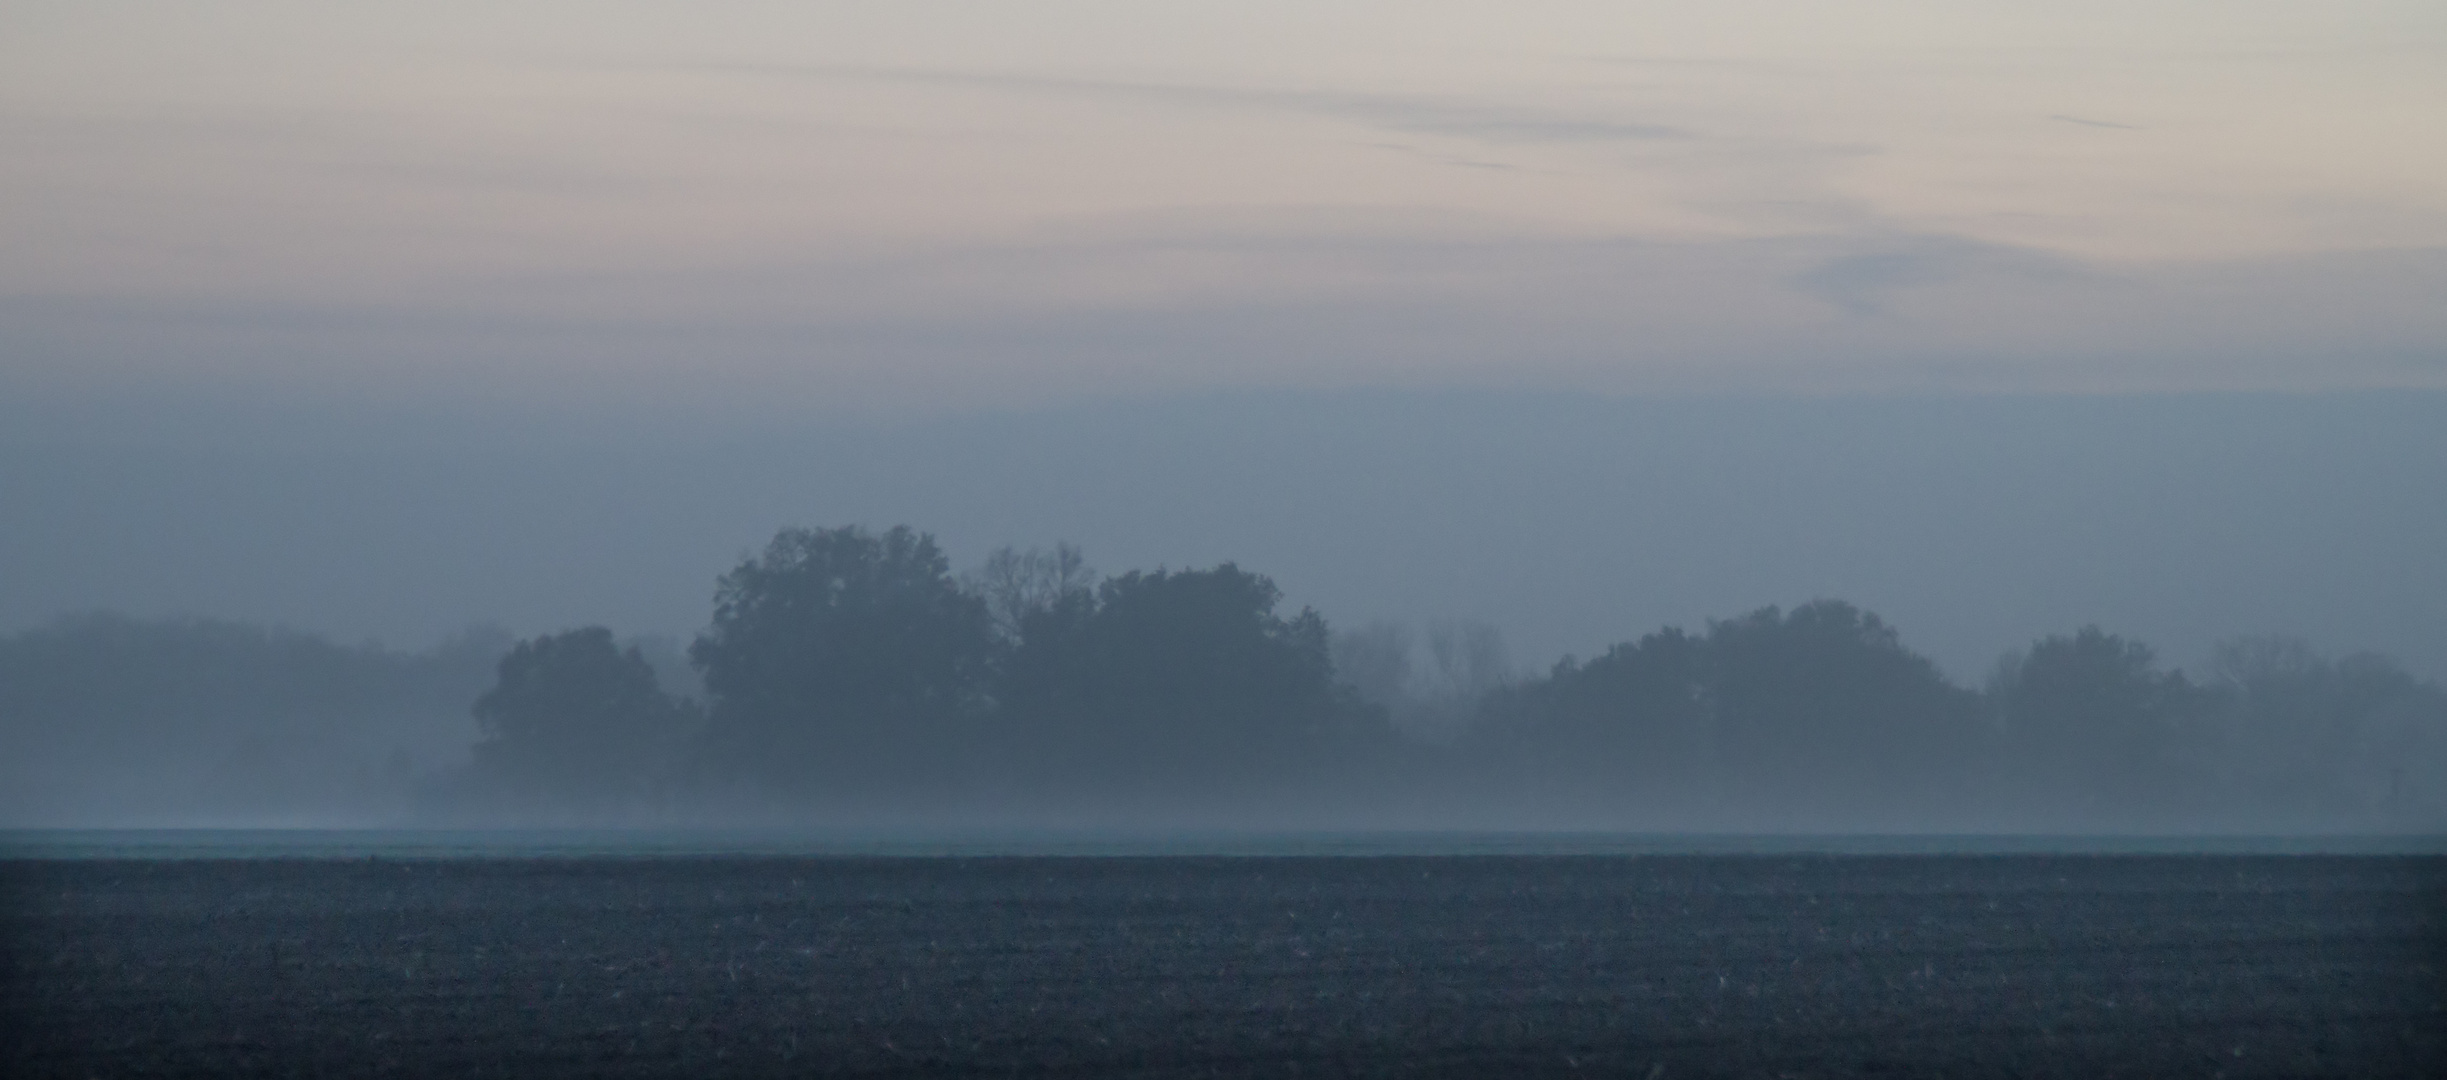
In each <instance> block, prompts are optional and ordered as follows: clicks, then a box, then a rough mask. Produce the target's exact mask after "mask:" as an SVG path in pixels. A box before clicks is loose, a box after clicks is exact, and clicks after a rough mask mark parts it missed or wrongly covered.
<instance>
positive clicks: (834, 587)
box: [689, 526, 995, 788]
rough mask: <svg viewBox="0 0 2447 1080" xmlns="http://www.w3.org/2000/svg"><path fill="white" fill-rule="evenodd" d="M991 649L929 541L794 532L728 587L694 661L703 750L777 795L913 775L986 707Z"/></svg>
mask: <svg viewBox="0 0 2447 1080" xmlns="http://www.w3.org/2000/svg"><path fill="white" fill-rule="evenodd" d="M994 648H995V638H994V631H993V626H992V622H991V620H990V619H989V617H988V613H987V610H986V606H985V604H984V602H983V601H981V600H979V599H978V598H977V597H975V596H973V595H970V594H969V593H966V592H963V591H962V590H961V589H960V587H959V585H958V583H957V582H955V581H954V580H953V579H952V576H951V569H950V564H949V563H948V561H947V560H946V559H945V558H944V556H943V553H942V551H941V550H940V549H938V548H937V547H936V546H935V541H934V538H933V537H932V536H929V535H926V534H924V533H920V532H916V531H914V530H911V529H910V528H908V527H907V526H900V527H896V528H893V529H891V530H888V531H886V532H884V533H882V534H875V533H870V532H868V531H866V530H864V529H860V528H856V527H845V528H837V529H787V530H784V531H783V532H782V533H781V534H780V535H778V536H775V537H774V538H773V542H772V543H771V544H769V545H767V546H766V548H765V551H764V554H762V555H761V556H759V557H757V558H754V559H750V560H748V561H746V562H743V563H741V564H740V565H739V566H738V568H736V569H734V570H732V571H731V572H730V573H728V574H725V575H723V577H722V579H721V581H720V582H719V584H718V586H717V588H716V591H715V594H714V619H713V626H712V627H711V628H710V629H708V630H707V631H706V632H705V634H704V635H703V636H701V637H699V638H698V639H697V641H696V643H695V644H694V645H693V646H691V648H690V649H689V657H690V659H691V660H692V661H693V662H694V663H695V664H696V665H697V668H698V670H700V671H702V672H703V673H704V676H705V689H706V691H707V693H708V694H709V695H711V697H712V715H711V717H710V719H709V727H708V731H707V738H708V742H707V750H708V752H709V753H710V754H711V755H712V757H713V759H714V761H715V763H716V764H717V765H718V766H719V767H721V768H724V769H726V770H728V771H730V772H732V773H733V774H735V775H741V776H745V777H747V778H750V779H752V780H755V781H757V782H760V783H763V784H766V785H768V786H772V787H776V788H793V787H805V786H807V785H809V784H822V783H834V784H843V783H856V782H863V781H867V780H882V779H886V778H887V777H886V776H885V775H884V774H882V773H878V772H876V771H875V769H873V768H869V767H868V766H874V765H877V764H879V763H883V764H885V765H886V766H887V768H886V769H885V772H886V773H889V772H893V771H895V770H906V769H908V768H915V767H916V764H915V763H914V762H913V761H909V760H903V759H912V758H914V757H916V756H920V755H921V752H922V751H923V752H928V753H935V754H940V753H941V752H942V750H943V747H941V746H940V745H933V744H937V743H939V741H940V740H943V739H947V738H952V737H954V735H955V728H956V726H957V724H958V722H959V721H960V720H961V719H962V718H963V717H964V716H966V715H968V714H970V713H973V712H974V711H976V710H977V709H978V708H980V707H981V706H982V704H983V702H982V698H981V695H982V693H983V691H984V690H985V684H986V679H987V676H988V674H989V664H990V661H991V659H992V657H993V654H994Z"/></svg>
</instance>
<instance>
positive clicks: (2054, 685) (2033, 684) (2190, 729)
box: [1989, 626, 2211, 825]
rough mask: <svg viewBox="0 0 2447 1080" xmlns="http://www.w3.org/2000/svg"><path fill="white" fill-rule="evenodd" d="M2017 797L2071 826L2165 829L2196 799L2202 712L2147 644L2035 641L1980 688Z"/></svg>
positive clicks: (2197, 698) (2204, 705) (2112, 638)
mask: <svg viewBox="0 0 2447 1080" xmlns="http://www.w3.org/2000/svg"><path fill="white" fill-rule="evenodd" d="M1989 694H1990V698H1991V701H1992V703H1993V705H1994V707H1995V709H1996V710H1997V715H1998V717H1999V719H2000V721H2001V722H2002V725H2003V728H2004V746H2005V749H2006V751H2007V753H2008V755H2009V757H2008V761H2007V763H2006V764H2007V768H2008V770H2009V771H2010V773H2011V774H2012V775H2014V776H2016V777H2018V778H2019V779H2020V780H2021V784H2020V785H2019V786H2020V787H2021V788H2022V791H2021V794H2022V795H2023V796H2025V797H2028V798H2031V799H2034V800H2035V801H2036V804H2037V805H2038V806H2041V807H2045V808H2051V809H2053V810H2054V811H2056V812H2059V813H2064V814H2070V815H2072V817H2071V821H2072V823H2074V824H2080V825H2095V824H2106V823H2122V824H2135V823H2166V822H2171V821H2176V820H2179V819H2181V818H2183V817H2185V816H2186V811H2187V809H2188V808H2190V807H2194V806H2197V804H2198V797H2199V795H2200V794H2201V792H2200V785H2201V782H2202V780H2203V779H2204V777H2203V776H2202V775H2201V772H2200V769H2199V765H2200V762H2199V761H2198V759H2197V756H2196V755H2190V754H2187V753H2186V751H2187V749H2190V748H2196V747H2198V746H2199V745H2200V741H2201V736H2202V734H2203V730H2204V729H2203V728H2202V726H2201V721H2202V719H2203V718H2204V716H2205V715H2206V713H2207V711H2208V708H2209V706H2210V704H2211V702H2210V699H2209V698H2208V697H2207V695H2205V694H2203V693H2202V692H2201V690H2200V689H2199V688H2198V687H2195V686H2194V685H2192V683H2191V681H2190V680H2188V679H2186V678H2185V677H2184V675H2183V673H2182V672H2180V671H2173V672H2166V671H2160V670H2159V669H2158V666H2157V658H2156V657H2155V656H2154V655H2153V654H2152V653H2151V651H2150V649H2149V647H2148V646H2146V645H2143V644H2141V643H2140V642H2137V641H2131V640H2128V639H2125V638H2121V637H2118V636H2116V635H2114V634H2109V633H2107V632H2105V631H2102V630H2100V629H2099V628H2098V627H2096V626H2087V627H2083V628H2082V629H2081V630H2079V631H2077V632H2075V633H2074V634H2072V635H2071V636H2063V635H2058V636H2053V637H2048V638H2043V639H2041V640H2040V641H2039V642H2038V643H2037V644H2034V645H2032V646H2031V648H2030V651H2029V652H2028V653H2026V654H2024V655H2022V656H2020V657H2016V658H2009V659H2008V660H2007V661H2006V662H2005V663H2004V664H2002V665H2001V666H2000V668H1999V670H1998V673H1997V675H1996V676H1995V678H1994V679H1993V680H1992V685H1991V686H1990V688H1989Z"/></svg>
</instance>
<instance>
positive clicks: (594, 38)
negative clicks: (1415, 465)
mask: <svg viewBox="0 0 2447 1080" xmlns="http://www.w3.org/2000/svg"><path fill="white" fill-rule="evenodd" d="M0 145H6V146H8V147H9V148H10V149H9V152H8V153H7V154H5V155H0V335H5V336H7V337H8V338H9V339H11V341H10V344H11V346H12V347H11V348H10V349H8V350H7V351H8V354H9V355H7V357H6V358H4V359H0V378H5V379H6V380H7V381H9V382H10V383H13V384H17V385H20V386H44V385H49V386H59V385H70V384H75V383H77V382H78V381H79V380H84V379H91V378H108V379H113V380H119V381H123V382H124V381H134V382H136V383H139V384H142V383H147V382H176V381H178V380H183V379H184V380H193V379H202V380H211V381H224V382H225V381H228V380H266V381H269V382H272V383H276V384H281V385H287V386H292V387H295V386H309V387H312V386H328V387H341V388H345V387H351V386H355V387H359V388H362V387H364V386H378V387H379V386H400V387H411V388H412V387H419V386H422V387H427V388H428V389H430V388H431V387H434V386H443V387H449V386H458V387H463V388H466V389H468V390H470V391H471V392H478V393H508V394H518V393H535V392H540V391H539V390H537V387H539V386H542V385H546V384H550V385H554V386H565V379H564V377H565V376H567V375H568V374H570V373H572V372H578V373H582V374H585V375H588V376H590V377H594V378H593V382H594V384H595V385H596V387H597V389H598V392H601V393H605V394H611V395H615V396H617V395H618V394H620V393H624V392H633V393H638V394H644V395H647V396H653V395H657V394H667V393H673V392H680V391H682V390H688V391H691V392H703V393H707V394H711V395H714V396H716V397H719V396H721V395H724V394H737V393H741V392H748V393H751V394H752V395H753V396H758V397H764V398H772V397H774V396H776V395H779V397H781V398H785V399H788V398H792V397H793V396H794V395H798V396H805V395H809V394H813V393H815V391H814V390H813V389H811V388H812V387H817V386H821V387H822V395H823V396H824V399H825V400H826V401H828V402H831V403H834V404H840V403H844V402H847V403H851V404H856V405H861V406H864V407H884V408H897V407H912V406H924V405H929V404H935V405H940V404H945V403H949V404H953V405H963V404H972V403H975V404H987V403H1008V402H1011V401H1014V400H1028V401H1034V400H1043V401H1058V400H1063V399H1066V398H1070V397H1076V396H1080V395H1086V394H1105V393H1112V392H1115V391H1116V390H1119V391H1123V392H1165V391H1172V390H1184V389H1198V388H1207V387H1217V386H1281V385H1291V386H1302V385H1490V384H1492V385H1524V386H1536V387H1549V388H1552V387H1566V388H1587V389H1595V390H1605V391H1610V392H1631V393H1638V392H1644V391H1665V392H1679V391H1686V390H1693V389H1698V390H1718V389H1733V390H1747V389H1771V390H1801V391H1811V392H1829V391H1832V392H1846V391H1853V390H1869V391H1883V390H1890V389H1928V388H1972V389H1994V390H2026V389H2027V390H2068V389H2071V390H2108V391H2113V390H2126V389H2166V388H2178V389H2236V388H2255V389H2256V388H2280V389H2284V388H2311V387H2343V386H2355V387H2372V386H2379V387H2385V386H2440V385H2447V304H2441V303H2439V302H2438V297H2440V296H2442V295H2447V184H2443V183H2441V182H2440V181H2439V178H2440V177H2442V176H2447V6H2443V5H2439V4H2436V3H2369V2H2363V3H2331V4H2321V5H2310V4H2300V3H2286V4H2276V3H2235V2H2223V3H2144V4H2111V3H2078V4H2062V3H2060V4H2048V5H2039V4H2016V5H2006V4H1994V3H1980V4H1947V5H1930V4H1901V3H1884V4H1876V3H1872V4H1842V5H1833V4H1819V3H1798V2H1783V3H1749V4H1740V3H1736V4H1725V3H1709V4H1696V3H1693V4H1665V5H1625V4H1614V3H1552V4H1539V5H1526V6H1525V5H1494V4H1451V3H1445V4H1435V3H1417V2H1411V3H1339V4H1336V3H1327V4H1317V3H1304V4H1290V3H1249V2H1238V3H1229V4H1225V3H1186V4H1164V5H1150V4H1144V3H1078V2H1063V3H1035V4H998V5H988V4H950V3H911V2H901V3H893V4H779V3H776V4H686V5H682V4H614V3H551V4H490V3H488V4H453V3H421V4H413V5H410V4H396V5H346V6H342V5H329V4H304V3H298V4H262V3H216V4H211V5H190V4H170V3H162V4H110V3H78V4H47V3H32V4H28V3H13V4H9V5H7V6H6V7H5V8H0ZM96 373H101V374H99V375H97V374H96ZM624 388H626V389H624Z"/></svg>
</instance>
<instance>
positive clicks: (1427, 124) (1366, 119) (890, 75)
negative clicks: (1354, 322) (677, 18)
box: [686, 64, 1698, 143]
mask: <svg viewBox="0 0 2447 1080" xmlns="http://www.w3.org/2000/svg"><path fill="white" fill-rule="evenodd" d="M686 70H690V71H699V72H707V73H728V74H736V75H753V76H775V77H797V78H815V79H851V80H869V81H879V82H903V83H924V84H930V85H937V86H967V87H975V88H978V89H982V90H996V91H1003V92H1017V93H1039V94H1063V95H1073V96H1081V97H1096V98H1109V99H1115V100H1124V101H1143V102H1160V103H1167V104H1173V105H1182V106H1194V107H1200V108H1210V109H1244V110H1256V111H1266V112H1280V113H1298V114H1304V115H1309V116H1321V117H1327V118H1331V119H1337V120H1344V121H1349V122H1352V123H1357V124H1363V125H1366V126H1369V127H1375V128H1383V129H1386V130H1392V131H1406V132H1413V133H1418V134H1432V135H1448V136H1457V137H1462V138H1470V139H1477V140H1480V141H1483V142H1490V143H1590V142H1652V141H1658V140H1679V139H1691V138H1696V137H1698V136H1697V133H1695V132H1692V131H1690V130H1687V129H1685V128H1681V127H1676V126H1674V125H1670V124H1661V123H1656V122H1653V121H1649V120H1645V119H1641V118H1637V117H1626V116H1619V115H1596V114H1580V113H1568V112H1560V111H1555V110H1548V109H1537V108H1529V107H1523V106H1515V105H1505V104H1495V103H1487V102H1474V101H1462V100H1457V99H1453V98H1443V97H1432V96H1426V95H1399V94H1368V93H1354V92H1348V91H1338V90H1298V89H1273V88H1262V87H1243V86H1218V85H1199V84H1195V83H1162V82H1135V81H1128V80H1115V79H1087V78H1074V77H1066V76H1049V75H1027V74H1013V73H995V72H961V71H935V70H927V69H919V68H879V67H852V66H783V65H758V64H713V65H689V66H687V67H686Z"/></svg>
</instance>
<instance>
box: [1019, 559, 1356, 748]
mask: <svg viewBox="0 0 2447 1080" xmlns="http://www.w3.org/2000/svg"><path fill="white" fill-rule="evenodd" d="M1280 598H1281V593H1280V592H1279V591H1278V590H1277V589H1276V588H1275V586H1274V583H1273V582H1272V581H1269V580H1267V579H1266V578H1264V577H1262V576H1259V575H1257V574H1252V573H1249V572H1247V571H1245V570H1242V569H1240V568H1239V567H1237V566H1235V565H1233V564H1230V563H1225V564H1223V565H1221V566H1218V567H1215V568H1214V569H1212V570H1179V571H1165V570H1157V571H1155V572H1152V573H1147V572H1141V571H1132V572H1130V573H1127V574H1124V575H1122V576H1120V577H1117V578H1113V579H1111V580H1109V581H1106V582H1105V583H1104V584H1103V585H1102V586H1101V587H1100V588H1099V589H1098V590H1097V591H1096V594H1095V596H1094V597H1093V599H1092V600H1091V599H1089V598H1087V597H1085V596H1073V597H1072V598H1071V599H1070V600H1069V601H1067V602H1063V603H1058V604H1054V605H1052V606H1049V607H1046V608H1044V609H1042V610H1040V611H1038V612H1037V613H1035V614H1033V615H1032V616H1031V617H1030V618H1029V619H1028V620H1027V621H1026V622H1025V623H1024V624H1023V627H1022V636H1021V640H1020V643H1019V645H1018V647H1017V648H1016V649H1015V650H1014V652H1013V654H1012V656H1011V659H1010V662H1009V665H1008V667H1007V669H1006V673H1005V676H1004V678H1003V680H1002V682H1001V686H1000V691H1001V693H1000V698H1001V700H1002V703H1003V705H1004V707H1005V709H1006V711H1007V713H1008V715H1009V720H1008V722H1009V723H1010V724H1011V725H1012V727H1013V729H1014V731H1015V732H1017V733H1020V734H1021V735H1022V736H1023V737H1025V738H1027V739H1029V740H1030V741H1031V742H1033V743H1034V744H1035V745H1036V748H1037V754H1038V756H1039V757H1040V758H1051V759H1054V760H1055V761H1056V762H1057V763H1058V764H1059V765H1062V766H1067V768H1066V769H1064V770H1062V771H1066V772H1068V773H1070V774H1071V775H1072V776H1073V778H1074V779H1078V778H1082V777H1091V776H1093V777H1101V778H1103V779H1105V780H1123V781H1132V782H1136V781H1145V782H1155V783H1179V782H1182V781H1183V780H1184V779H1186V778H1199V779H1219V778H1227V777H1234V776H1246V774H1248V773H1249V772H1250V771H1251V770H1252V769H1256V768H1259V767H1261V765H1262V763H1265V762H1268V761H1269V760H1272V761H1273V763H1275V764H1278V765H1280V764H1283V763H1284V761H1285V760H1286V759H1289V760H1297V759H1299V758H1300V757H1302V756H1304V755H1312V754H1316V753H1318V752H1320V748H1321V746H1323V745H1325V744H1327V743H1329V742H1330V741H1331V740H1332V739H1333V738H1334V737H1335V736H1336V735H1337V731H1336V724H1337V721H1338V720H1342V719H1346V718H1347V717H1348V714H1349V711H1350V710H1351V709H1352V708H1354V707H1355V703H1354V702H1352V701H1350V700H1348V699H1346V698H1344V697H1342V696H1340V695H1338V694H1337V693H1336V691H1335V686H1334V671H1333V664H1332V661H1331V660H1330V659H1329V657H1328V650H1327V637H1328V635H1327V632H1326V626H1325V620H1323V619H1321V618H1319V617H1318V615H1317V613H1316V612H1314V611H1307V610H1303V611H1301V612H1300V613H1299V614H1298V615H1295V616H1293V617H1291V618H1288V619H1286V618H1284V617H1282V616H1279V615H1277V614H1275V606H1276V604H1277V603H1278V602H1279V600H1280Z"/></svg>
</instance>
